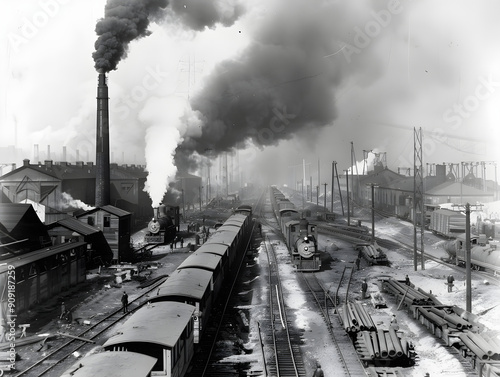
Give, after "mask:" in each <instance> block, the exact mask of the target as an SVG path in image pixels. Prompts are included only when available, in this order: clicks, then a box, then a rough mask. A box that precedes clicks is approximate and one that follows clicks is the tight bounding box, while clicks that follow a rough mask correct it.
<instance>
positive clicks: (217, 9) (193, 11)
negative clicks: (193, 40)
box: [170, 0, 243, 30]
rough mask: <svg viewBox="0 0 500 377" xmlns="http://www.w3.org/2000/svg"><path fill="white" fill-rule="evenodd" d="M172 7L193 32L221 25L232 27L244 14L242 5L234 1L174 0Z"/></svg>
mask: <svg viewBox="0 0 500 377" xmlns="http://www.w3.org/2000/svg"><path fill="white" fill-rule="evenodd" d="M170 7H171V8H172V9H173V10H174V12H175V13H176V16H177V17H180V18H181V20H182V22H183V23H184V24H185V25H186V26H188V27H189V28H191V29H193V30H203V29H205V27H209V28H211V27H213V26H214V25H216V24H219V23H220V24H222V25H224V26H230V25H232V24H233V23H234V22H235V21H236V20H237V19H238V17H239V16H241V15H242V14H243V7H242V6H241V4H238V3H235V2H234V1H232V0H217V1H214V0H211V1H206V0H172V1H171V5H170Z"/></svg>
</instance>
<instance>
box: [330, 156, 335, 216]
mask: <svg viewBox="0 0 500 377" xmlns="http://www.w3.org/2000/svg"><path fill="white" fill-rule="evenodd" d="M334 177H335V161H332V201H331V203H330V212H331V213H333V189H334V188H335V182H334V181H333V179H334Z"/></svg>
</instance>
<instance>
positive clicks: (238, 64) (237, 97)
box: [176, 0, 379, 165]
mask: <svg viewBox="0 0 500 377" xmlns="http://www.w3.org/2000/svg"><path fill="white" fill-rule="evenodd" d="M341 3H342V8H341V9H340V8H338V7H339V6H340V5H339V4H338V2H330V3H328V2H321V1H309V0H292V1H286V2H281V6H279V7H277V8H276V10H275V11H274V12H271V11H270V12H269V14H268V15H267V16H266V18H265V20H264V21H263V23H262V26H260V25H259V30H258V32H257V33H256V36H255V38H254V39H253V42H252V43H251V44H250V45H249V46H248V48H247V49H246V50H245V51H244V52H243V53H242V54H241V55H240V56H239V57H237V58H235V59H234V60H227V61H224V62H222V63H220V64H219V65H218V66H217V67H216V69H215V70H214V71H213V73H212V74H211V75H210V76H209V78H208V79H207V80H206V82H205V83H204V86H203V89H202V91H201V92H200V93H199V94H198V95H196V96H195V97H193V99H192V100H191V106H192V109H193V110H195V111H198V112H199V113H200V114H201V120H202V122H203V128H202V135H201V136H200V137H196V138H186V139H185V141H184V143H183V144H182V145H181V146H180V148H178V151H177V157H176V158H177V162H178V163H179V164H181V165H182V164H186V163H188V161H189V155H191V154H192V152H193V151H195V152H197V153H199V154H202V155H206V154H207V153H206V152H207V151H210V153H211V154H212V155H217V154H219V153H221V152H224V151H230V150H232V149H234V148H238V147H242V146H243V145H244V144H245V143H247V142H248V141H251V142H252V143H253V144H254V145H257V146H259V147H265V146H269V145H276V144H278V143H279V141H280V140H286V139H290V138H292V137H293V136H294V135H296V134H297V133H302V134H303V133H306V134H307V133H309V134H316V133H317V130H318V129H320V128H322V127H325V126H328V125H331V124H332V123H333V120H334V119H335V118H336V113H337V111H336V105H335V100H336V95H337V90H338V88H339V87H340V86H341V84H342V83H344V82H345V81H347V80H349V78H350V77H352V76H353V75H354V74H355V72H357V71H363V65H366V67H365V68H367V70H368V68H369V71H370V72H375V73H374V74H373V75H374V76H376V75H377V74H376V72H378V70H377V68H376V67H377V66H378V65H379V62H378V59H377V58H376V57H374V56H372V55H373V54H371V53H370V52H369V49H367V51H363V54H364V57H363V58H364V59H365V60H366V63H365V62H361V63H360V62H359V61H355V62H353V61H348V60H347V59H345V57H344V56H343V54H342V52H339V50H341V48H342V46H343V45H344V44H345V43H342V41H343V40H346V39H348V38H350V36H349V32H352V30H353V28H354V26H355V25H358V24H360V25H361V26H363V23H364V22H365V20H363V19H361V20H360V19H356V16H355V14H356V13H355V11H354V10H352V13H351V14H350V10H349V6H346V3H345V2H341ZM346 8H347V9H346ZM340 10H341V11H340ZM345 19H349V22H348V23H347V24H346V21H345ZM332 55H333V56H332Z"/></svg>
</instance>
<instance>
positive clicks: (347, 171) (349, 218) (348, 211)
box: [344, 170, 351, 225]
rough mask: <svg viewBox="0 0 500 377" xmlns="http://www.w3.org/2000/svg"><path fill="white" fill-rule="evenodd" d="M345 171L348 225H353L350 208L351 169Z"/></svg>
mask: <svg viewBox="0 0 500 377" xmlns="http://www.w3.org/2000/svg"><path fill="white" fill-rule="evenodd" d="M344 171H345V181H346V186H347V225H351V210H350V209H349V170H344Z"/></svg>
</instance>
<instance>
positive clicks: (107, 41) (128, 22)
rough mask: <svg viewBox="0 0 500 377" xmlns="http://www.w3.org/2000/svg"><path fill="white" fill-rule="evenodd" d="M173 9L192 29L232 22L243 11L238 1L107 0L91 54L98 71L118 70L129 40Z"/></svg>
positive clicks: (177, 18) (145, 33) (144, 33)
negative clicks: (93, 50)
mask: <svg viewBox="0 0 500 377" xmlns="http://www.w3.org/2000/svg"><path fill="white" fill-rule="evenodd" d="M169 11H171V12H173V15H172V17H170V20H172V22H176V21H180V22H181V23H182V24H184V25H185V26H187V27H188V28H190V29H193V30H203V29H204V28H206V27H209V28H212V27H214V26H215V25H216V24H222V25H225V26H228V25H231V24H233V23H234V21H235V20H236V19H237V18H238V17H239V16H240V15H241V14H242V13H243V7H242V6H241V5H239V4H238V3H237V2H235V1H230V2H226V0H218V1H200V0H173V1H172V2H171V3H170V6H169V1H168V0H108V2H107V3H106V6H105V10H104V18H102V19H100V20H99V21H98V22H97V25H96V34H97V35H98V38H97V41H96V42H95V52H94V53H93V54H92V57H93V58H94V62H95V68H96V70H97V71H99V72H109V71H112V70H115V69H116V67H117V65H118V63H119V62H120V60H122V59H123V58H125V57H126V56H127V52H128V46H129V43H130V42H131V41H133V40H135V39H139V38H142V37H146V36H148V35H149V34H151V32H150V31H149V30H148V26H149V23H150V21H159V20H162V19H164V18H165V17H166V16H167V15H168V12H169Z"/></svg>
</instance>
